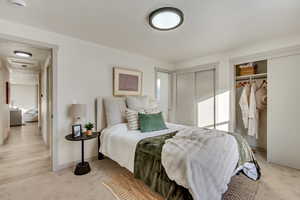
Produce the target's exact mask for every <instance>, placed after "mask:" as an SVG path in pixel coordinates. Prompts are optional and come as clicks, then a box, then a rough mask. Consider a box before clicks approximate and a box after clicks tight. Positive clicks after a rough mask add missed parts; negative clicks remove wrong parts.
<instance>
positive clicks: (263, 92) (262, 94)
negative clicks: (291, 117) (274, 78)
mask: <svg viewBox="0 0 300 200" xmlns="http://www.w3.org/2000/svg"><path fill="white" fill-rule="evenodd" d="M255 97H256V107H257V109H258V110H265V109H266V108H267V85H266V83H265V81H263V82H262V83H261V86H260V87H259V88H258V89H257V91H256V93H255Z"/></svg>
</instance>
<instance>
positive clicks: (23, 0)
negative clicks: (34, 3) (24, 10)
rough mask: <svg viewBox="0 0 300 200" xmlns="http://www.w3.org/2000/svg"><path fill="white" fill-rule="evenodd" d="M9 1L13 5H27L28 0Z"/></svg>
mask: <svg viewBox="0 0 300 200" xmlns="http://www.w3.org/2000/svg"><path fill="white" fill-rule="evenodd" d="M9 2H10V3H11V4H12V5H15V6H21V7H25V6H26V1H25V0H9Z"/></svg>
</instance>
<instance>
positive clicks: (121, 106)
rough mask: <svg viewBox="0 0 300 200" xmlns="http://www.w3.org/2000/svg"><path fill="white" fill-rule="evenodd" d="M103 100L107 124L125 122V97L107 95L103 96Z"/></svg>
mask: <svg viewBox="0 0 300 200" xmlns="http://www.w3.org/2000/svg"><path fill="white" fill-rule="evenodd" d="M103 101H104V109H105V115H106V120H107V125H108V126H112V125H115V124H119V123H125V122H126V115H125V110H126V103H125V98H122V97H108V98H104V99H103Z"/></svg>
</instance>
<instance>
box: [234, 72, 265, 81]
mask: <svg viewBox="0 0 300 200" xmlns="http://www.w3.org/2000/svg"><path fill="white" fill-rule="evenodd" d="M267 77H268V74H267V73H262V74H253V75H247V76H237V77H236V81H241V80H248V79H261V78H267Z"/></svg>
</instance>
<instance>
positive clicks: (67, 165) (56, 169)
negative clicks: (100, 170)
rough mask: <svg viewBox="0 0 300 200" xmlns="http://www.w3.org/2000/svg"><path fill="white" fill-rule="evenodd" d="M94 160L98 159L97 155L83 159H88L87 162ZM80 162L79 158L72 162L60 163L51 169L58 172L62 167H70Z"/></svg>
mask: <svg viewBox="0 0 300 200" xmlns="http://www.w3.org/2000/svg"><path fill="white" fill-rule="evenodd" d="M94 160H98V157H97V156H93V157H91V158H87V159H85V161H88V162H91V161H94ZM79 162H81V160H77V161H73V162H69V163H65V164H62V165H58V166H56V167H55V168H54V169H53V171H54V172H58V171H61V170H63V169H66V168H71V167H75V166H76V164H77V163H79Z"/></svg>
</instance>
